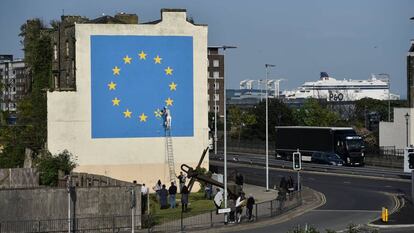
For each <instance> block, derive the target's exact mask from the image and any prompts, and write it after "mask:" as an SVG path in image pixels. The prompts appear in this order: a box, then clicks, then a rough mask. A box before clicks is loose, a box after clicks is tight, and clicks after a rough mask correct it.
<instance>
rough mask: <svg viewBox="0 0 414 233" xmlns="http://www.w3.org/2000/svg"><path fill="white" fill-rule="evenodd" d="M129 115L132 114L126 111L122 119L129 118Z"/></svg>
mask: <svg viewBox="0 0 414 233" xmlns="http://www.w3.org/2000/svg"><path fill="white" fill-rule="evenodd" d="M131 114H132V112H130V111H129V110H128V109H127V110H126V111H125V112H124V117H125V118H131Z"/></svg>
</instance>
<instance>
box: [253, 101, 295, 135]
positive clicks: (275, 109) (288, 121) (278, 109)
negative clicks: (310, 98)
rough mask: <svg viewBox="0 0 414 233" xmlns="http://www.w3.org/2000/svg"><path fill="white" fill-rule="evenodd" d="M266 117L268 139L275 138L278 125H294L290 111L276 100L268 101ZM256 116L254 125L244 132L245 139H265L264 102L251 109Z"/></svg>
mask: <svg viewBox="0 0 414 233" xmlns="http://www.w3.org/2000/svg"><path fill="white" fill-rule="evenodd" d="M268 101H269V102H268V116H269V119H268V120H269V121H268V123H269V138H270V140H272V139H273V138H274V137H275V130H274V128H275V126H280V125H296V121H295V119H294V117H293V113H292V109H291V108H289V107H288V106H287V105H286V104H285V103H283V102H281V101H280V100H278V99H269V100H268ZM252 112H253V114H254V115H255V116H256V123H255V124H253V125H252V126H251V127H249V128H248V130H246V135H245V137H250V138H252V137H255V138H258V139H261V140H265V138H266V102H265V101H262V102H260V103H259V104H258V105H257V106H255V108H254V109H253V111H252Z"/></svg>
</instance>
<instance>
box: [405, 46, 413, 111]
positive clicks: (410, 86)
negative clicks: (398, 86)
mask: <svg viewBox="0 0 414 233" xmlns="http://www.w3.org/2000/svg"><path fill="white" fill-rule="evenodd" d="M407 100H408V107H410V108H414V40H411V44H410V49H409V50H408V55H407Z"/></svg>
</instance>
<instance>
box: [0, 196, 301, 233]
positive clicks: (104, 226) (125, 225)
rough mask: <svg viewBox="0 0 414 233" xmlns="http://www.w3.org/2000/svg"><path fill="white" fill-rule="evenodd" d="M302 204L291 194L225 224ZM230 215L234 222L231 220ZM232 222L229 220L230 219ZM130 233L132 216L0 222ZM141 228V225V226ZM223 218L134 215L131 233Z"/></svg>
mask: <svg viewBox="0 0 414 233" xmlns="http://www.w3.org/2000/svg"><path fill="white" fill-rule="evenodd" d="M301 204H302V193H301V192H292V193H288V194H287V195H286V196H285V197H283V198H281V197H279V198H277V199H274V200H271V201H265V202H260V203H256V204H254V206H253V209H252V217H251V219H250V220H249V219H248V212H247V210H246V207H244V208H243V210H242V213H241V214H240V215H238V214H236V213H234V214H233V213H229V214H228V221H229V222H237V219H238V218H239V217H240V220H241V222H246V221H251V222H255V221H258V220H262V219H265V218H269V217H274V216H278V215H281V214H283V213H285V212H287V211H289V210H292V209H294V208H296V207H298V206H300V205H301ZM233 215H234V218H233ZM232 218H233V219H232ZM69 223H70V232H73V233H92V232H108V233H110V232H112V233H115V232H131V230H132V227H131V226H132V224H131V223H132V216H131V215H129V216H107V217H88V218H75V219H71V220H68V219H52V220H28V221H7V222H0V233H29V232H30V233H40V232H42V233H43V232H56V233H57V232H62V233H63V232H69V225H68V224H69ZM141 224H142V225H141ZM224 225H225V221H224V214H217V213H216V210H209V211H195V210H191V211H189V212H182V213H181V214H179V215H178V216H177V215H171V214H170V215H165V214H164V215H162V214H158V215H151V214H150V215H142V216H141V215H136V216H135V223H134V230H135V232H180V231H191V230H197V229H208V228H212V227H219V226H224Z"/></svg>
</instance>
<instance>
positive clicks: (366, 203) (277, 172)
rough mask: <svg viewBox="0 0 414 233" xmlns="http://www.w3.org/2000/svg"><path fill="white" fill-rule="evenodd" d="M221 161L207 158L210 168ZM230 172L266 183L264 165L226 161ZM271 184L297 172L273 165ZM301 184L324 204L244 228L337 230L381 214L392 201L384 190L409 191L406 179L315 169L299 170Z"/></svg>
mask: <svg viewBox="0 0 414 233" xmlns="http://www.w3.org/2000/svg"><path fill="white" fill-rule="evenodd" d="M222 164H223V161H210V166H211V169H213V170H214V169H218V170H219V171H222ZM228 167H229V174H231V173H232V172H234V170H237V171H238V172H241V173H242V174H243V175H244V176H245V180H246V182H247V183H254V184H256V185H260V186H263V187H264V186H265V182H266V181H265V169H264V167H263V166H255V165H253V166H250V165H246V164H238V163H228ZM269 174H270V178H269V183H270V187H273V185H278V184H279V181H280V179H281V177H283V176H292V177H293V178H294V179H296V172H293V171H290V170H287V169H279V168H272V169H270V170H269ZM302 184H303V185H305V186H308V187H311V188H313V189H315V190H317V191H319V192H322V193H323V194H324V195H325V197H326V204H325V205H323V206H321V207H320V208H317V209H315V210H312V211H310V212H308V213H305V214H303V215H301V216H299V217H297V218H294V219H292V220H289V221H287V222H284V223H281V224H277V225H270V226H266V227H263V228H259V229H254V230H247V231H243V232H281V233H285V232H288V231H289V230H292V229H293V228H294V227H296V226H304V225H306V224H308V225H312V226H314V227H316V228H318V229H320V230H321V231H323V230H325V229H331V230H336V231H340V230H343V229H345V228H346V227H347V226H348V225H349V224H351V223H352V224H366V223H369V222H371V221H372V220H374V219H376V218H378V217H379V216H380V210H381V208H382V207H388V208H390V209H392V208H393V206H394V202H393V199H392V198H391V196H389V195H388V194H387V193H400V194H409V192H410V183H409V182H407V180H397V179H395V180H383V179H381V178H375V177H371V178H369V177H355V176H343V175H340V174H339V175H338V174H336V175H334V174H329V173H324V174H322V173H320V174H316V173H315V172H310V173H306V172H303V173H302ZM388 232H389V231H388Z"/></svg>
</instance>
